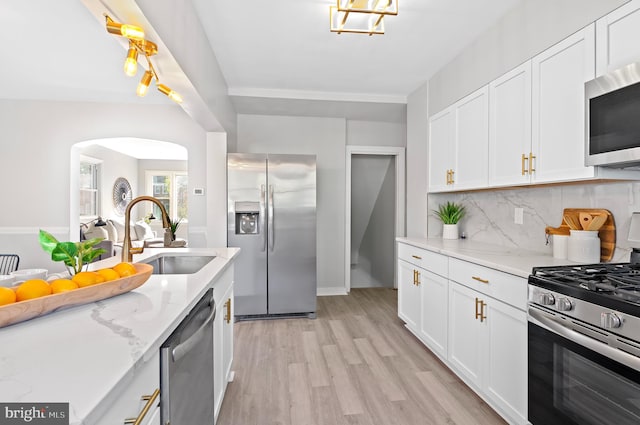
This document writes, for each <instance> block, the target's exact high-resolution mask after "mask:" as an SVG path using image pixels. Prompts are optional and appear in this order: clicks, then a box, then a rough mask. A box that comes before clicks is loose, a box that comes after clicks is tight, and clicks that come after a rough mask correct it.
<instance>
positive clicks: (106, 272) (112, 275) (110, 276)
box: [96, 269, 120, 282]
mask: <svg viewBox="0 0 640 425" xmlns="http://www.w3.org/2000/svg"><path fill="white" fill-rule="evenodd" d="M96 273H98V274H99V275H100V276H102V277H103V278H104V280H105V281H106V282H108V281H110V280H116V279H120V275H119V274H118V272H117V271H115V270H113V269H100V270H96Z"/></svg>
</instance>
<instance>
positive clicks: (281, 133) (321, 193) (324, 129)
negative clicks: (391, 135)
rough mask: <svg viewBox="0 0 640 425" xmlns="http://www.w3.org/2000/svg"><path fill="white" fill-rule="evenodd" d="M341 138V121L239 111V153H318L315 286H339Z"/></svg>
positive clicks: (341, 257) (342, 195)
mask: <svg viewBox="0 0 640 425" xmlns="http://www.w3.org/2000/svg"><path fill="white" fill-rule="evenodd" d="M345 140H346V125H345V120H344V119H339V118H310V117H284V116H267V115H242V114H240V115H238V152H243V153H288V154H315V155H316V156H317V158H316V159H317V170H316V172H317V175H316V178H317V235H318V236H317V242H316V246H317V269H318V275H317V281H318V288H344V261H345V256H344V240H345V236H344V232H345V223H344V212H345V206H344V203H345Z"/></svg>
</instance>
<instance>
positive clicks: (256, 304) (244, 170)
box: [227, 154, 317, 319]
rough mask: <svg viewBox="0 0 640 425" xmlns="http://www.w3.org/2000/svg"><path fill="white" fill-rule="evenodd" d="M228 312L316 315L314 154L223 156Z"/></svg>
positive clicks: (255, 314)
mask: <svg viewBox="0 0 640 425" xmlns="http://www.w3.org/2000/svg"><path fill="white" fill-rule="evenodd" d="M227 194H228V214H227V221H228V233H227V245H228V246H230V247H239V248H241V251H240V255H239V256H238V259H237V260H236V262H235V282H234V297H235V314H236V317H237V318H238V319H243V318H252V317H256V316H294V315H306V316H309V317H315V312H316V286H317V285H316V157H315V155H272V154H268V155H267V154H229V155H228V156H227Z"/></svg>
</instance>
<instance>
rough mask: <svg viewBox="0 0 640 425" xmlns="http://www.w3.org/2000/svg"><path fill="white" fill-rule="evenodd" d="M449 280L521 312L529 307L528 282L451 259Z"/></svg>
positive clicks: (517, 277)
mask: <svg viewBox="0 0 640 425" xmlns="http://www.w3.org/2000/svg"><path fill="white" fill-rule="evenodd" d="M449 261H450V262H451V269H450V275H449V279H451V280H453V281H455V282H458V283H460V284H462V285H465V286H467V287H469V288H472V289H475V290H476V291H478V292H481V293H483V294H487V295H489V296H491V297H493V298H495V299H497V300H500V301H503V302H505V303H507V304H509V305H512V306H514V307H516V308H518V309H520V310H526V307H527V280H526V279H524V278H521V277H519V276H514V275H512V274H509V273H503V272H500V271H498V270H494V269H490V268H488V267H484V266H479V265H477V264H473V263H469V262H467V261H462V260H458V259H457V258H451V259H449Z"/></svg>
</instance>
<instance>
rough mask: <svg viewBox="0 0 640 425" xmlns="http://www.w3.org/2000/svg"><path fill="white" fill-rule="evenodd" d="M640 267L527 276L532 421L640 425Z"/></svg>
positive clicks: (547, 424)
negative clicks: (636, 282) (638, 284)
mask: <svg viewBox="0 0 640 425" xmlns="http://www.w3.org/2000/svg"><path fill="white" fill-rule="evenodd" d="M638 279H640V267H638V268H634V267H632V266H630V265H628V264H611V265H590V266H582V267H581V266H566V267H555V268H552V267H548V268H545V267H541V268H536V269H534V274H532V276H530V277H529V324H528V390H529V391H528V393H529V396H528V397H529V403H528V419H529V422H530V423H531V424H533V425H608V424H611V425H637V424H640V342H639V341H640V338H639V336H640V318H639V317H638V314H637V313H638V308H639V307H640V305H638V303H637V301H638V300H640V291H638V290H637V289H636V287H635V286H633V285H631V282H632V281H634V280H638Z"/></svg>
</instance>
